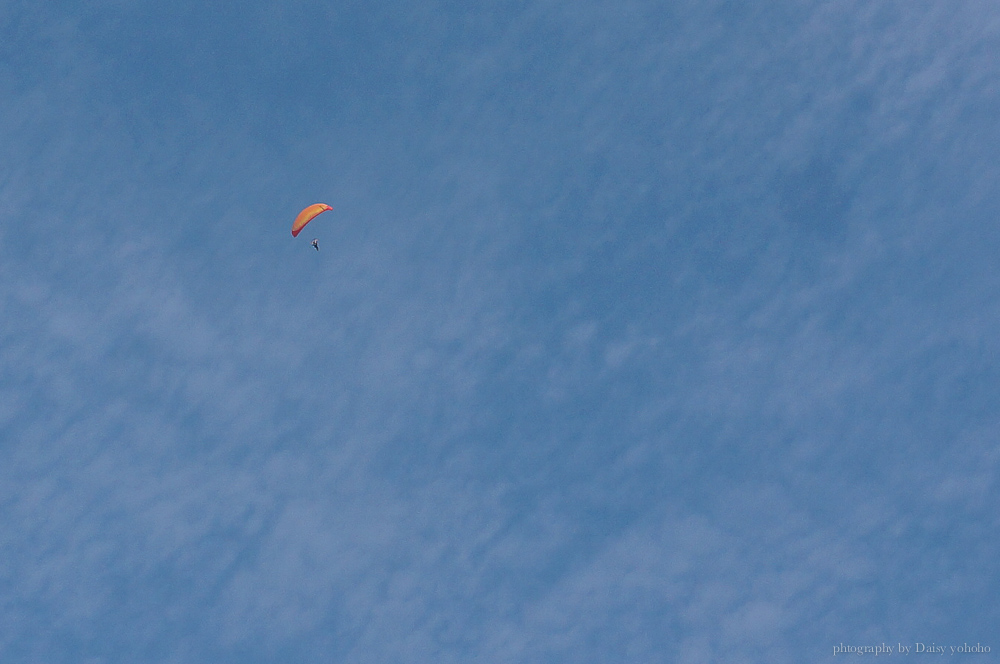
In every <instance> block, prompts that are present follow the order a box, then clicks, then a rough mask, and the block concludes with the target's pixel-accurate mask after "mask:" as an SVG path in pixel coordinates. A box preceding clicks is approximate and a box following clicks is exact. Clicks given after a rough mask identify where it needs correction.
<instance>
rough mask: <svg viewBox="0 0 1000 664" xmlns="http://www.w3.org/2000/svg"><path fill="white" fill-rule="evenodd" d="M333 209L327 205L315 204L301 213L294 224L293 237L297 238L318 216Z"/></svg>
mask: <svg viewBox="0 0 1000 664" xmlns="http://www.w3.org/2000/svg"><path fill="white" fill-rule="evenodd" d="M332 209H333V208H332V207H330V206H329V205H327V204H326V203H313V204H312V205H310V206H309V207H307V208H306V209H304V210H303V211H302V212H299V216H297V217H295V223H293V224H292V237H295V236H297V235H298V234H299V232H300V231H301V230H302V229H303V228H305V227H306V224H308V223H309V222H310V221H312V220H313V218H314V217H315V216H316V215H318V214H322V213H323V212H326V211H327V210H332Z"/></svg>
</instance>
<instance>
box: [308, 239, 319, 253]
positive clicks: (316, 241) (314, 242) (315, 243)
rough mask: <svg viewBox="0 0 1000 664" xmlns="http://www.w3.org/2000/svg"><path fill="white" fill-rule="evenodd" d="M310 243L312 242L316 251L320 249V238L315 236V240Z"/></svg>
mask: <svg viewBox="0 0 1000 664" xmlns="http://www.w3.org/2000/svg"><path fill="white" fill-rule="evenodd" d="M309 244H311V245H312V246H313V249H315V250H316V251H319V238H315V237H314V238H313V241H312V242H310V243H309Z"/></svg>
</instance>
